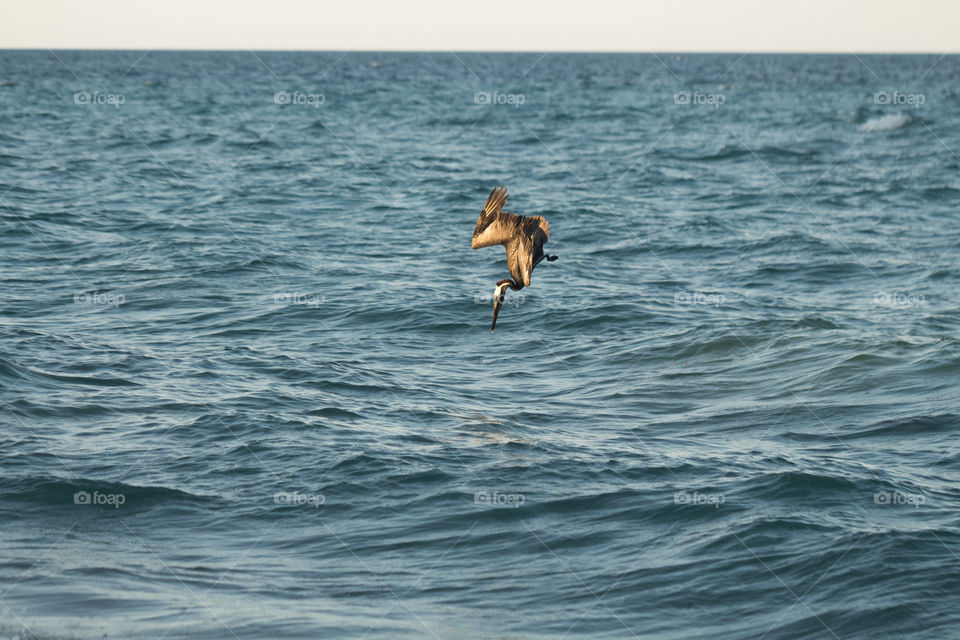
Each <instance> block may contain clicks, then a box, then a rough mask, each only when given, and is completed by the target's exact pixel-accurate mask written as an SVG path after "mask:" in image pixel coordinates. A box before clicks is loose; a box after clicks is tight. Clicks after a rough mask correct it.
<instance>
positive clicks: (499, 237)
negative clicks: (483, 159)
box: [470, 187, 512, 249]
mask: <svg viewBox="0 0 960 640" xmlns="http://www.w3.org/2000/svg"><path fill="white" fill-rule="evenodd" d="M509 197H510V196H509V194H507V190H506V188H504V187H498V188H496V189H494V190H493V191H491V192H490V195H489V196H488V197H487V202H486V203H485V204H484V205H483V210H481V211H480V216H479V217H478V218H477V225H476V226H475V227H474V228H473V239H472V240H471V242H470V246H471V247H472V248H474V249H481V248H483V247H489V246H492V245H495V244H503V243H504V242H505V241H506V240H507V239H508V237H507V236H506V235H505V234H507V233H509V231H510V230H511V229H510V227H509V221H508V220H503V219H502V218H503V214H504V211H503V205H505V204H506V203H507V198H509ZM507 215H512V214H507Z"/></svg>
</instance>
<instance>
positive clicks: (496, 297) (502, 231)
mask: <svg viewBox="0 0 960 640" xmlns="http://www.w3.org/2000/svg"><path fill="white" fill-rule="evenodd" d="M509 197H510V196H508V195H507V190H506V189H505V188H504V187H502V186H501V187H499V188H496V189H494V190H493V191H491V192H490V195H489V196H488V197H487V203H486V204H485V205H483V211H481V212H480V217H479V218H477V226H476V227H474V228H473V240H472V241H471V242H470V248H471V249H482V248H483V247H492V246H493V245H495V244H502V245H503V246H504V247H505V248H506V250H507V269H508V270H509V271H510V275H511V276H512V278H513V279H510V278H507V279H506V280H501V281H500V282H498V283H497V287H496V289H494V291H493V322H491V323H490V333H493V329H494V327H496V326H497V316H498V315H499V314H500V307H502V306H503V297H504V295H506V291H507V289H508V288H510V289H513V290H514V291H519V290H520V289H523V288H524V287H529V286H530V274H531V273H532V272H533V268H534V267H536V266H537V265H538V264H540V261H541V260H543V259H544V258H546V259H547V262H553V261H554V260H556V259H557V256H548V255H545V254H544V253H543V245H544V244H545V243H546V242H547V238H549V237H550V225H549V224H547V221H546V220H545V219H544V218H543V216H521V215H518V214H515V213H510V212H509V211H504V210H503V205H505V204H506V203H507V198H509Z"/></svg>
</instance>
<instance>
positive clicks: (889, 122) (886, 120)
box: [860, 113, 913, 131]
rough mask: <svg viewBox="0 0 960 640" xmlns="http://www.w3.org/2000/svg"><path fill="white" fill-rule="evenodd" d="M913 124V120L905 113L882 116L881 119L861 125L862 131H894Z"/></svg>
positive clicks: (874, 119) (872, 119)
mask: <svg viewBox="0 0 960 640" xmlns="http://www.w3.org/2000/svg"><path fill="white" fill-rule="evenodd" d="M911 122H913V118H911V117H910V116H908V115H907V114H905V113H891V114H889V115H885V116H880V117H879V118H870V119H869V120H867V121H866V122H864V123H863V124H862V125H860V130H861V131H893V130H894V129H902V128H903V127H905V126H907V125H908V124H910V123H911Z"/></svg>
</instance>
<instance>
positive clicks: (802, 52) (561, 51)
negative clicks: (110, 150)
mask: <svg viewBox="0 0 960 640" xmlns="http://www.w3.org/2000/svg"><path fill="white" fill-rule="evenodd" d="M5 51H39V52H45V51H48V52H58V51H83V52H103V53H106V52H131V53H141V52H145V53H148V52H151V51H156V52H165V53H344V54H346V53H452V54H457V53H527V54H542V55H547V54H552V53H555V54H589V55H599V54H622V55H742V56H748V55H813V56H817V55H824V56H837V55H853V56H858V55H863V56H881V55H891V56H924V55H930V56H936V55H940V56H953V55H960V50H957V51H936V50H930V51H928V50H919V51H873V50H862V51H859V50H858V51H805V50H776V51H743V50H683V49H676V50H670V49H667V50H661V51H638V50H632V49H609V50H604V49H556V50H543V49H216V48H209V49H208V48H199V47H198V48H167V47H151V48H127V47H119V48H94V47H0V52H5Z"/></svg>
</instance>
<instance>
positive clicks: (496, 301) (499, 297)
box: [490, 287, 507, 333]
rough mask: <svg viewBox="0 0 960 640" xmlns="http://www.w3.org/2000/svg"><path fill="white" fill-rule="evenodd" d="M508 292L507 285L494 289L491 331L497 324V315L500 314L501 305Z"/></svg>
mask: <svg viewBox="0 0 960 640" xmlns="http://www.w3.org/2000/svg"><path fill="white" fill-rule="evenodd" d="M506 292H507V288H506V287H502V288H501V287H497V288H496V289H494V291H493V322H491V323H490V333H493V328H494V327H495V326H497V316H498V315H500V307H502V306H503V296H504V294H505V293H506Z"/></svg>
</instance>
